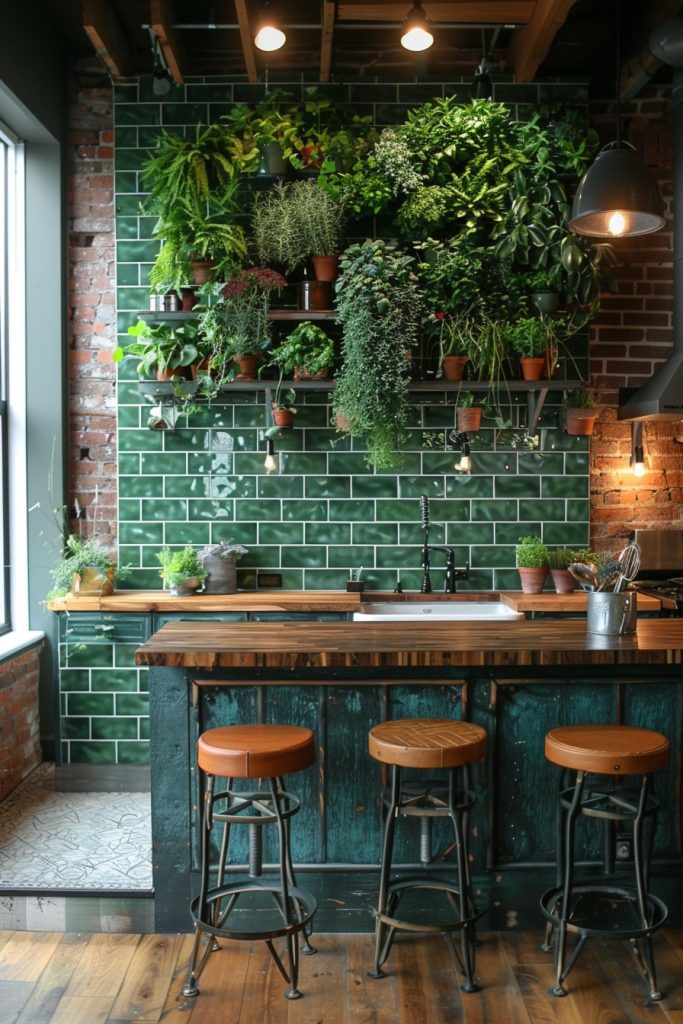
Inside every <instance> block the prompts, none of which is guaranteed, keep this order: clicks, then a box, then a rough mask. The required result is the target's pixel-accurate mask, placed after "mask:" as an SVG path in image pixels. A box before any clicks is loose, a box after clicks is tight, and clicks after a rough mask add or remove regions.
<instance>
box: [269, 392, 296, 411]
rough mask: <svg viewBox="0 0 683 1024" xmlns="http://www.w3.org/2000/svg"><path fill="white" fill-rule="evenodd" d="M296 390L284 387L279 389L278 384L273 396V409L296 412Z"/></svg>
mask: <svg viewBox="0 0 683 1024" xmlns="http://www.w3.org/2000/svg"><path fill="white" fill-rule="evenodd" d="M295 403H296V391H295V390H294V388H285V389H284V390H281V388H280V386H279V385H278V387H277V390H276V392H275V397H274V398H273V409H280V410H281V411H282V412H293V413H296V412H297V410H296V407H295Z"/></svg>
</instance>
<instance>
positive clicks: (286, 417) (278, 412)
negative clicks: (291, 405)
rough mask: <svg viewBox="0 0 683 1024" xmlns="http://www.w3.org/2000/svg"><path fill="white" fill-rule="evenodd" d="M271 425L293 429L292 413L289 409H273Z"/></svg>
mask: <svg viewBox="0 0 683 1024" xmlns="http://www.w3.org/2000/svg"><path fill="white" fill-rule="evenodd" d="M273 423H274V424H275V426H276V427H293V426H294V413H293V412H292V411H291V409H275V408H273Z"/></svg>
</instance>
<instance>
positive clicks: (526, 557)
mask: <svg viewBox="0 0 683 1024" xmlns="http://www.w3.org/2000/svg"><path fill="white" fill-rule="evenodd" d="M517 569H518V571H519V578H520V581H521V584H522V590H523V591H524V593H525V594H540V593H541V591H542V590H543V584H544V583H545V579H546V576H547V575H548V549H547V547H546V546H545V544H544V543H543V542H542V541H541V539H540V538H539V537H520V538H519V544H518V545H517Z"/></svg>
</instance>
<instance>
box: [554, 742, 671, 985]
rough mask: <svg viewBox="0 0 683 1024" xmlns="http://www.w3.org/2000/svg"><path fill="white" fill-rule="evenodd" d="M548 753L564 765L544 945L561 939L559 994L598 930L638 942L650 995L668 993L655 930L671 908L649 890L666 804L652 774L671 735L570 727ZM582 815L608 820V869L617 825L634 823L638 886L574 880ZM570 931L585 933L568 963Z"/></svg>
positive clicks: (607, 870) (601, 934)
mask: <svg viewBox="0 0 683 1024" xmlns="http://www.w3.org/2000/svg"><path fill="white" fill-rule="evenodd" d="M545 756H546V758H547V760H548V761H551V762H552V763H553V764H556V765H558V766H559V767H560V768H561V769H562V771H561V773H560V779H559V793H558V801H557V818H556V841H557V857H556V861H557V877H556V885H555V886H554V887H553V888H552V889H549V890H548V891H547V892H546V893H544V894H543V896H542V897H541V909H542V911H543V914H544V915H545V917H546V919H547V925H546V940H545V944H544V948H545V949H548V950H551V949H553V945H554V952H555V985H554V987H553V989H552V992H553V994H554V995H556V996H564V995H566V994H567V989H566V988H565V986H564V981H565V979H566V977H567V975H568V974H569V972H570V971H571V969H572V968H573V966H574V964H575V963H576V961H577V959H578V956H579V954H580V952H581V950H582V949H583V946H584V943H585V942H586V939H587V938H590V937H591V936H598V937H600V938H609V939H615V938H616V939H628V940H630V942H631V945H632V947H633V951H634V953H635V954H636V956H637V957H638V960H639V963H640V966H641V968H642V970H643V973H644V975H645V977H646V980H647V984H648V995H649V997H650V999H661V993H660V992H658V990H657V982H656V975H655V965H654V957H653V954H652V939H651V936H652V933H653V932H654V931H656V930H657V929H658V928H660V927H661V926H662V924H663V923H664V921H665V920H666V916H667V908H666V905H665V904H664V903H663V902H662V901H661V900H660V899H658V898H657V897H656V896H653V895H652V894H651V893H649V892H648V884H649V870H650V859H651V855H652V844H653V840H654V833H655V829H656V825H657V810H658V807H659V803H658V801H657V800H656V799H655V797H654V795H653V794H652V773H653V772H656V771H658V770H659V769H660V768H664V767H665V765H666V764H667V762H668V760H669V741H668V740H667V738H666V737H665V736H662V735H661V733H658V732H652V731H651V730H649V729H638V728H634V727H632V726H628V725H567V726H561V727H558V728H556V729H551V730H550V732H549V733H547V734H546V737H545ZM593 776H599V778H593ZM622 776H630V777H631V778H632V777H633V776H640V783H639V785H631V786H628V785H625V786H624V785H622V783H621V777H622ZM579 815H584V816H585V817H586V818H589V819H596V818H597V819H598V820H601V821H602V822H603V828H604V837H603V869H604V873H605V874H607V875H609V874H612V873H613V871H614V843H613V834H614V823H617V822H618V823H622V827H624V828H626V829H628V828H629V827H630V828H631V829H632V844H631V845H632V851H633V862H634V863H633V866H634V883H635V884H634V885H624V884H616V880H615V883H612V884H607V883H605V882H603V881H600V880H599V879H595V878H589V879H587V880H586V881H585V882H582V884H581V885H575V884H574V868H575V864H574V832H575V826H576V821H577V818H578V816H579ZM645 832H647V836H646V835H645ZM626 840H627V842H628V836H626ZM626 881H628V879H627V880H626ZM568 932H572V933H574V934H578V936H579V938H578V941H577V943H576V946H575V948H574V950H573V952H572V954H571V956H570V957H569V962H568V963H567V964H566V966H565V961H566V957H567V949H566V947H567V933H568Z"/></svg>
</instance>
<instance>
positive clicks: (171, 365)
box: [113, 318, 199, 378]
mask: <svg viewBox="0 0 683 1024" xmlns="http://www.w3.org/2000/svg"><path fill="white" fill-rule="evenodd" d="M128 333H129V334H130V335H132V336H133V337H134V338H139V339H140V340H139V341H134V342H131V343H130V344H129V345H125V346H123V347H122V346H120V345H119V346H118V347H117V348H116V349H115V350H114V355H113V358H114V362H117V363H118V362H121V360H122V359H124V358H126V357H127V356H135V357H137V358H138V359H139V360H140V361H139V363H138V365H137V367H136V372H137V373H138V375H139V376H140V377H144V378H150V377H154V375H155V373H156V372H157V371H159V372H161V373H168V372H169V371H171V370H178V369H181V368H183V367H186V366H190V365H191V364H192V363H196V362H197V360H198V358H199V349H198V344H197V336H198V327H197V325H196V324H194V323H192V322H190V321H188V322H187V323H184V324H183V325H182V326H180V327H174V326H173V325H172V324H169V323H163V322H162V323H158V324H152V325H150V324H148V323H147V321H146V320H143V319H141V318H138V321H137V323H135V324H132V325H131V326H130V327H129V328H128Z"/></svg>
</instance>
